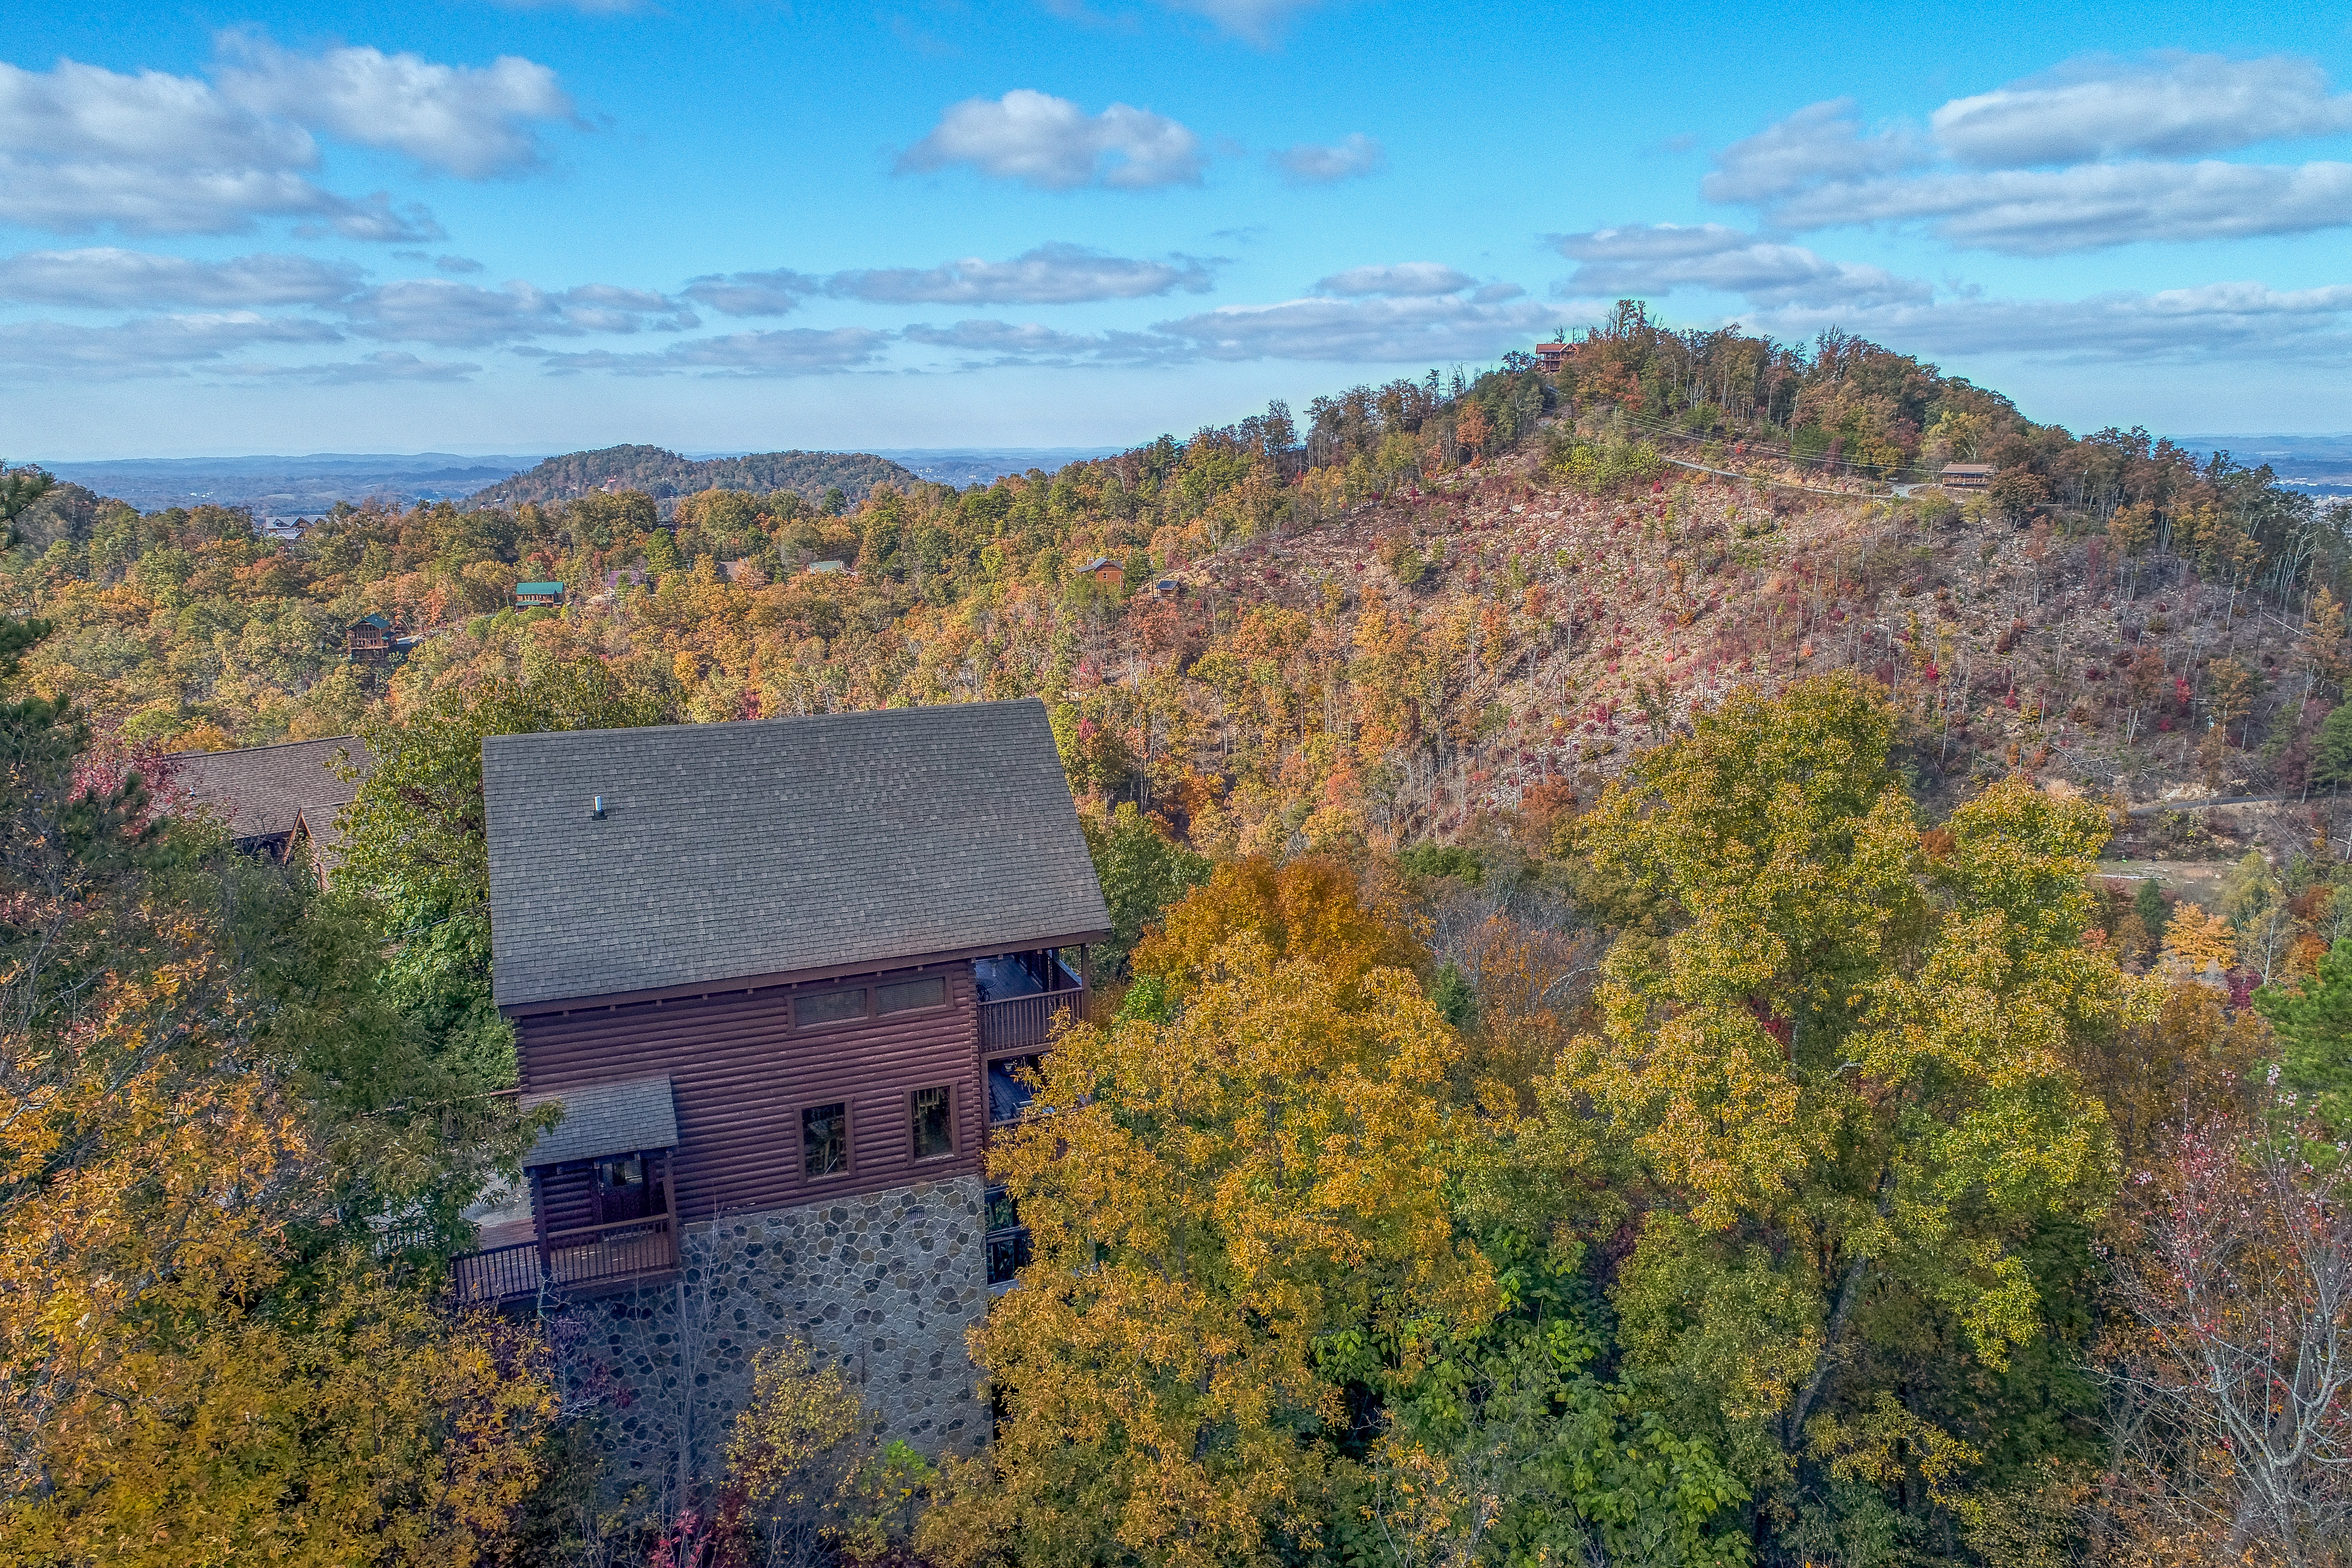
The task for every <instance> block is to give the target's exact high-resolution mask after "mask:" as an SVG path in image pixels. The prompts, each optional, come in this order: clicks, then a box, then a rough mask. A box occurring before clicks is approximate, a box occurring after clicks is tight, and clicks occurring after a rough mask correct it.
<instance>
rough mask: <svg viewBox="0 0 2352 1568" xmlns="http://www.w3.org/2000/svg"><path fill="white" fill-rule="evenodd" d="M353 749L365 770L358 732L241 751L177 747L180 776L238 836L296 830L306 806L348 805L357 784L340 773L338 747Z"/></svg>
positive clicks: (174, 755) (364, 751)
mask: <svg viewBox="0 0 2352 1568" xmlns="http://www.w3.org/2000/svg"><path fill="white" fill-rule="evenodd" d="M337 752H350V753H351V756H352V761H353V762H356V763H359V764H360V766H361V768H362V770H364V769H365V768H366V767H367V765H368V753H367V749H366V748H365V747H364V746H362V745H361V744H360V742H359V737H358V736H356V735H334V736H331V737H329V738H328V739H326V740H323V741H289V742H286V743H285V744H283V745H278V746H249V747H247V748H246V749H245V750H244V751H241V752H173V753H172V757H171V760H172V762H173V763H175V764H177V768H178V773H179V782H180V783H181V784H185V785H186V786H187V790H188V793H189V794H190V795H194V797H195V798H196V800H197V801H198V802H199V803H201V804H204V805H212V806H215V807H217V808H218V809H219V811H220V813H221V815H222V816H224V817H226V819H227V821H228V830H229V832H230V834H231V835H232V836H233V837H237V838H268V837H275V836H276V835H278V834H281V833H289V832H291V831H293V827H294V819H295V818H296V817H297V816H300V815H301V813H302V808H303V807H305V806H310V807H312V808H313V809H315V808H317V807H318V806H320V805H336V806H342V805H349V804H350V803H351V798H352V794H353V793H354V791H355V790H356V788H357V786H356V785H353V784H347V783H345V782H344V781H343V780H341V779H340V778H338V777H336V776H335V773H334V771H333V769H332V768H331V766H330V764H331V763H333V762H334V761H335V760H336V753H337Z"/></svg>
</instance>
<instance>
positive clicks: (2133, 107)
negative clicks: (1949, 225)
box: [1927, 54, 2352, 169]
mask: <svg viewBox="0 0 2352 1568" xmlns="http://www.w3.org/2000/svg"><path fill="white" fill-rule="evenodd" d="M1927 122H1928V125H1929V127H1930V128H1931V129H1932V130H1933V131H1934V132H1935V135H1936V140H1937V142H1939V143H1940V144H1941V145H1942V147H1943V149H1944V151H1945V152H1946V153H1949V154H1950V155H1951V156H1952V157H1953V158H1954V159H1955V160H1957V161H1958V162H1959V163H1966V164H1969V165H1972V166H1974V167H1977V168H1995V169H2014V168H2021V167H2025V166H2029V165H2032V164H2036V163H2083V162H2085V161H2087V160H2090V159H2094V158H2117V157H2124V156H2128V155H2131V154H2135V153H2138V154H2147V155H2153V156H2156V157H2162V158H2183V157H2194V156H2196V155H2198V154H2200V153H2220V152H2226V151H2228V150H2230V149H2231V148H2235V147H2248V146H2252V145H2253V144H2254V143H2256V142H2273V141H2279V140H2284V139H2287V138H2293V137H2302V136H2325V135H2330V134H2332V133H2334V132H2340V131H2346V130H2352V94H2347V93H2331V92H2329V91H2328V87H2327V73H2326V71H2324V70H2322V69H2320V68H2319V67H2318V65H2317V64H2316V63H2315V62H2313V61H2311V60H2305V59H2295V58H2291V57H2288V56H2284V55H2273V56H2271V57H2269V58H2263V59H2255V60H2232V59H2229V58H2224V57H2222V56H2221V55H2180V54H2166V55H2159V56H2157V57H2155V58H2151V59H2148V60H2145V61H2140V62H2137V63H2128V62H2122V61H2116V60H2106V59H2095V60H2087V61H2078V62H2075V63H2074V64H2073V65H2071V66H2068V67H2063V68H2060V69H2059V70H2058V71H2056V72H2053V73H2052V75H2051V76H2049V77H2047V78H2044V79H2028V80H2026V81H2021V82H2016V83H2012V84H2011V85H2010V86H2008V87H2004V88H2000V89H1996V90H1995V91H1992V92H1985V93H1979V94H1977V95H1975V96H1974V97H1970V98H1957V99H1954V100H1952V101H1950V102H1949V103H1947V104H1945V105H1944V106H1943V107H1942V108H1940V109H1938V110H1936V111H1935V113H1934V114H1932V115H1930V116H1929V117H1928V121H1927Z"/></svg>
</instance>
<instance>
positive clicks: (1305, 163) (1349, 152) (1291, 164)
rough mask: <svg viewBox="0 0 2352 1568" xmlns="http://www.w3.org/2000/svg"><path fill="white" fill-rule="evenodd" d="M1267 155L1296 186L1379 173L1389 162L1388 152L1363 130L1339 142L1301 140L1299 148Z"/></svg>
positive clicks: (1331, 182) (1351, 133) (1284, 177)
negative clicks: (1331, 144)
mask: <svg viewBox="0 0 2352 1568" xmlns="http://www.w3.org/2000/svg"><path fill="white" fill-rule="evenodd" d="M1267 157H1268V158H1269V159H1270V160H1271V161H1272V162H1273V163H1274V166H1275V167H1276V169H1278V170H1280V171H1281V173H1282V177H1283V179H1284V180H1285V181H1286V182H1287V183H1288V184H1293V185H1331V184H1338V183H1339V182H1340V181H1341V180H1352V179H1358V178H1360V177H1361V176H1363V175H1366V174H1378V173H1380V171H1381V169H1382V168H1384V167H1385V166H1386V165H1387V163H1388V151H1387V149H1385V148H1383V147H1382V146H1381V144H1380V142H1378V141H1377V140H1375V139H1374V138H1372V137H1370V136H1367V135H1365V134H1364V133H1363V132H1360V131H1351V132H1349V133H1348V134H1347V135H1345V136H1343V137H1341V138H1340V139H1339V142H1338V143H1337V144H1335V145H1333V146H1329V147H1318V146H1317V145H1316V144H1315V143H1314V142H1300V143H1299V144H1298V145H1297V146H1296V147H1286V148H1284V149H1283V150H1282V151H1281V152H1279V153H1268V154H1267Z"/></svg>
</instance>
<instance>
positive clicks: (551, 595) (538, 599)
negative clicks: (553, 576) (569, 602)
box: [514, 583, 563, 610]
mask: <svg viewBox="0 0 2352 1568" xmlns="http://www.w3.org/2000/svg"><path fill="white" fill-rule="evenodd" d="M514 603H515V608H516V609H518V610H530V609H539V608H543V607H546V606H550V605H554V606H561V605H562V603H563V584H561V583H518V584H515V591H514Z"/></svg>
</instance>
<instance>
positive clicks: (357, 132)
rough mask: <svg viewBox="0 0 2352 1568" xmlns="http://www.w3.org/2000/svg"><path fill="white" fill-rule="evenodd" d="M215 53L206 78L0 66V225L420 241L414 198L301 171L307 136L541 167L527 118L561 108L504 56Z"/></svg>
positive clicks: (544, 86)
mask: <svg viewBox="0 0 2352 1568" xmlns="http://www.w3.org/2000/svg"><path fill="white" fill-rule="evenodd" d="M221 51H222V57H223V62H224V63H223V64H222V65H221V66H220V67H219V68H216V69H215V72H214V79H211V80H206V79H203V78H199V77H188V76H175V75H173V74H171V73H169V72H164V71H154V70H147V71H140V72H137V73H136V74H127V73H123V72H119V71H111V70H107V69H105V68H102V67H99V66H89V65H83V64H81V63H79V62H78V61H75V60H60V61H58V64H57V65H56V66H54V67H52V68H50V69H48V70H46V71H28V70H24V69H22V68H18V67H16V66H11V65H6V64H0V221H5V222H9V223H15V224H20V225H23V226H26V227H30V228H37V229H46V230H48V231H50V232H53V233H60V234H81V233H87V232H89V231H90V230H92V229H96V228H100V227H107V226H111V227H114V228H118V229H121V230H122V231H124V232H126V233H134V234H230V233H236V232H238V231H240V230H244V229H247V228H250V227H251V226H253V224H254V222H255V221H256V220H257V219H259V218H269V217H282V218H294V219H298V220H302V221H304V222H306V223H308V224H310V226H313V227H315V228H316V229H318V230H320V232H329V233H333V234H337V235H341V236H342V237H345V238H350V239H361V240H383V241H391V242H395V243H404V244H415V243H418V242H420V241H424V240H429V239H436V238H439V237H441V234H442V231H441V229H440V227H439V226H438V225H436V223H434V221H433V219H432V216H431V215H430V214H429V213H427V212H425V209H424V208H422V207H420V206H415V205H410V206H406V207H402V208H398V209H395V208H394V205H393V204H392V200H391V198H390V197H389V196H388V195H383V194H382V193H378V194H376V195H373V196H364V197H358V198H354V197H351V196H347V195H340V194H338V193H335V192H331V191H329V190H327V189H325V188H324V187H322V186H321V185H320V184H317V183H316V182H315V181H314V180H313V179H312V178H311V177H310V176H311V174H312V173H313V172H314V171H315V170H316V169H317V168H318V166H319V164H320V148H319V143H318V140H317V137H318V135H320V134H324V135H328V136H331V137H334V138H336V139H339V140H342V141H347V142H356V143H359V144H362V145H365V146H372V147H383V148H389V149H392V150H394V151H397V152H400V153H405V154H407V155H408V156H409V157H411V158H413V159H415V161H416V162H417V163H419V164H420V165H422V166H424V167H425V168H426V169H429V170H434V171H437V172H442V173H446V174H456V175H457V176H459V177H461V178H466V179H480V178H486V177H488V176H491V175H494V174H509V173H514V172H518V171H520V170H522V169H526V168H529V167H531V166H533V165H534V164H536V163H538V162H539V161H540V159H541V149H540V145H539V142H538V140H537V132H536V127H537V126H538V125H540V124H541V123H544V122H547V121H555V120H562V119H568V118H570V117H571V114H572V106H571V101H570V100H569V99H568V98H566V97H565V96H564V94H563V92H562V89H560V88H559V87H558V86H557V83H556V79H555V74H554V72H552V71H551V70H550V69H548V68H546V67H544V66H540V65H536V64H533V63H532V62H530V61H529V60H524V59H520V58H512V57H507V58H500V59H499V60H497V61H495V62H493V63H492V64H491V65H489V66H488V67H484V68H470V67H456V66H446V65H438V64H435V63H433V62H430V61H427V60H425V59H424V58H420V57H418V56H416V55H413V54H398V55H386V54H383V52H381V51H380V50H376V49H366V48H338V49H331V50H327V51H325V52H323V53H320V54H315V55H306V54H297V53H294V52H291V51H289V50H285V49H281V48H278V47H277V46H275V45H273V44H271V43H269V42H268V40H267V39H266V38H264V37H260V36H258V35H254V34H232V35H227V36H225V37H223V39H222V40H221Z"/></svg>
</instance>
